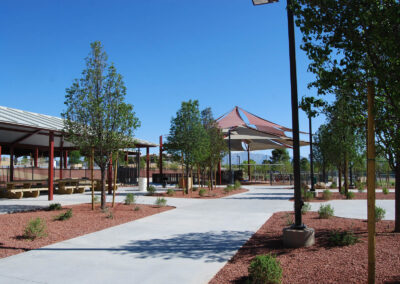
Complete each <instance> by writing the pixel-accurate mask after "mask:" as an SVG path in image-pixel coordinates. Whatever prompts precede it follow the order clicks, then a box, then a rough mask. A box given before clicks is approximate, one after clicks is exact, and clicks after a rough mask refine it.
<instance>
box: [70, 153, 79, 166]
mask: <svg viewBox="0 0 400 284" xmlns="http://www.w3.org/2000/svg"><path fill="white" fill-rule="evenodd" d="M81 162H82V160H81V153H80V152H79V150H74V151H71V152H70V153H69V164H70V165H72V164H79V163H81Z"/></svg>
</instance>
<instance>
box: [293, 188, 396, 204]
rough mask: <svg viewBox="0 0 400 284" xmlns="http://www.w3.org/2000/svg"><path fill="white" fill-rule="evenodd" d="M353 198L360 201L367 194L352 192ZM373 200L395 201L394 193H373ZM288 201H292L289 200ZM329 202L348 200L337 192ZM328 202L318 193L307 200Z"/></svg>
mask: <svg viewBox="0 0 400 284" xmlns="http://www.w3.org/2000/svg"><path fill="white" fill-rule="evenodd" d="M353 193H354V198H352V199H355V200H360V199H367V193H366V192H354V191H353ZM375 199H379V200H394V199H395V194H394V192H389V193H388V194H383V193H382V192H376V193H375ZM290 200H293V198H292V199H290ZM329 200H348V199H346V196H344V195H343V194H340V193H339V192H331V198H330V199H329ZM326 201H328V200H325V199H323V198H322V193H318V196H317V197H316V198H314V199H313V200H308V201H307V202H326Z"/></svg>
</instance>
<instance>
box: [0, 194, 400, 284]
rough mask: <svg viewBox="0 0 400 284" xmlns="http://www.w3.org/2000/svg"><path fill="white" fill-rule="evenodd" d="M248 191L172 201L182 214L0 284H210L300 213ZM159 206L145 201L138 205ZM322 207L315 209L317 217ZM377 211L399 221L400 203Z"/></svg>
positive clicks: (356, 214) (57, 252) (115, 230)
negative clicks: (271, 228)
mask: <svg viewBox="0 0 400 284" xmlns="http://www.w3.org/2000/svg"><path fill="white" fill-rule="evenodd" d="M246 188H248V189H249V191H248V192H245V193H241V194H237V195H233V196H227V197H225V198H221V199H208V200H206V199H203V200H200V199H180V198H167V199H168V205H172V206H175V207H176V209H174V210H170V211H166V212H163V213H160V214H157V215H153V216H149V217H146V218H143V219H139V220H136V221H132V222H129V223H125V224H122V225H119V226H115V227H112V228H108V229H105V230H102V231H99V232H95V233H91V234H88V235H84V236H81V237H77V238H74V239H70V240H67V241H63V242H60V243H57V244H53V245H50V246H47V247H43V248H41V249H37V250H32V251H28V252H26V253H21V254H18V255H14V256H10V257H7V258H3V259H0V283H207V282H208V281H209V280H210V279H211V278H212V277H213V276H214V275H215V274H216V273H217V272H218V271H219V269H220V268H222V267H223V266H224V264H225V263H226V262H227V261H228V260H229V259H230V258H231V257H232V256H233V255H234V254H235V252H236V251H237V250H238V249H239V248H240V247H241V246H242V245H243V244H244V243H245V242H246V241H247V240H248V239H249V238H250V237H251V235H252V234H254V233H255V232H256V231H257V230H258V229H259V228H260V226H261V225H262V224H264V223H265V221H266V220H267V219H268V218H269V217H270V216H271V215H272V214H273V213H274V212H277V211H285V210H293V202H291V201H289V199H290V198H291V197H292V196H293V194H292V192H293V190H292V189H286V188H285V187H277V186H274V187H271V186H246ZM118 192H119V193H118V196H117V201H123V199H124V198H125V195H126V194H127V193H129V192H137V191H136V189H135V188H128V189H122V190H119V191H118ZM46 198H47V197H46V196H41V197H39V198H37V199H32V198H26V199H22V200H5V199H2V200H0V211H1V212H2V213H4V212H7V211H10V210H15V209H29V208H32V206H33V207H40V206H48V204H49V203H52V202H48V201H47V200H46ZM109 198H110V197H109ZM89 201H90V194H89V193H86V194H81V195H63V196H59V195H56V196H55V198H54V201H53V203H54V202H60V203H62V204H63V205H69V204H77V203H83V202H89ZM154 201H155V198H154V197H148V196H139V198H138V203H144V204H153V203H154ZM328 203H330V204H332V206H333V207H334V209H335V215H336V216H341V217H353V218H363V219H364V218H366V216H367V202H366V200H345V201H338V200H336V201H335V200H332V201H329V202H328ZM320 204H321V203H312V209H313V210H318V208H319V206H320ZM377 205H378V206H381V207H383V208H384V209H385V210H386V212H387V213H386V219H388V220H394V200H378V201H377Z"/></svg>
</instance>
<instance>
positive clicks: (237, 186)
mask: <svg viewBox="0 0 400 284" xmlns="http://www.w3.org/2000/svg"><path fill="white" fill-rule="evenodd" d="M241 186H242V184H241V183H240V181H238V180H237V181H235V184H234V185H233V188H234V189H239V188H240V187H241Z"/></svg>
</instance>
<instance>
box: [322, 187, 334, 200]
mask: <svg viewBox="0 0 400 284" xmlns="http://www.w3.org/2000/svg"><path fill="white" fill-rule="evenodd" d="M331 197H332V192H331V191H330V190H329V189H325V190H324V191H323V192H322V199H324V200H329V199H331Z"/></svg>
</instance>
